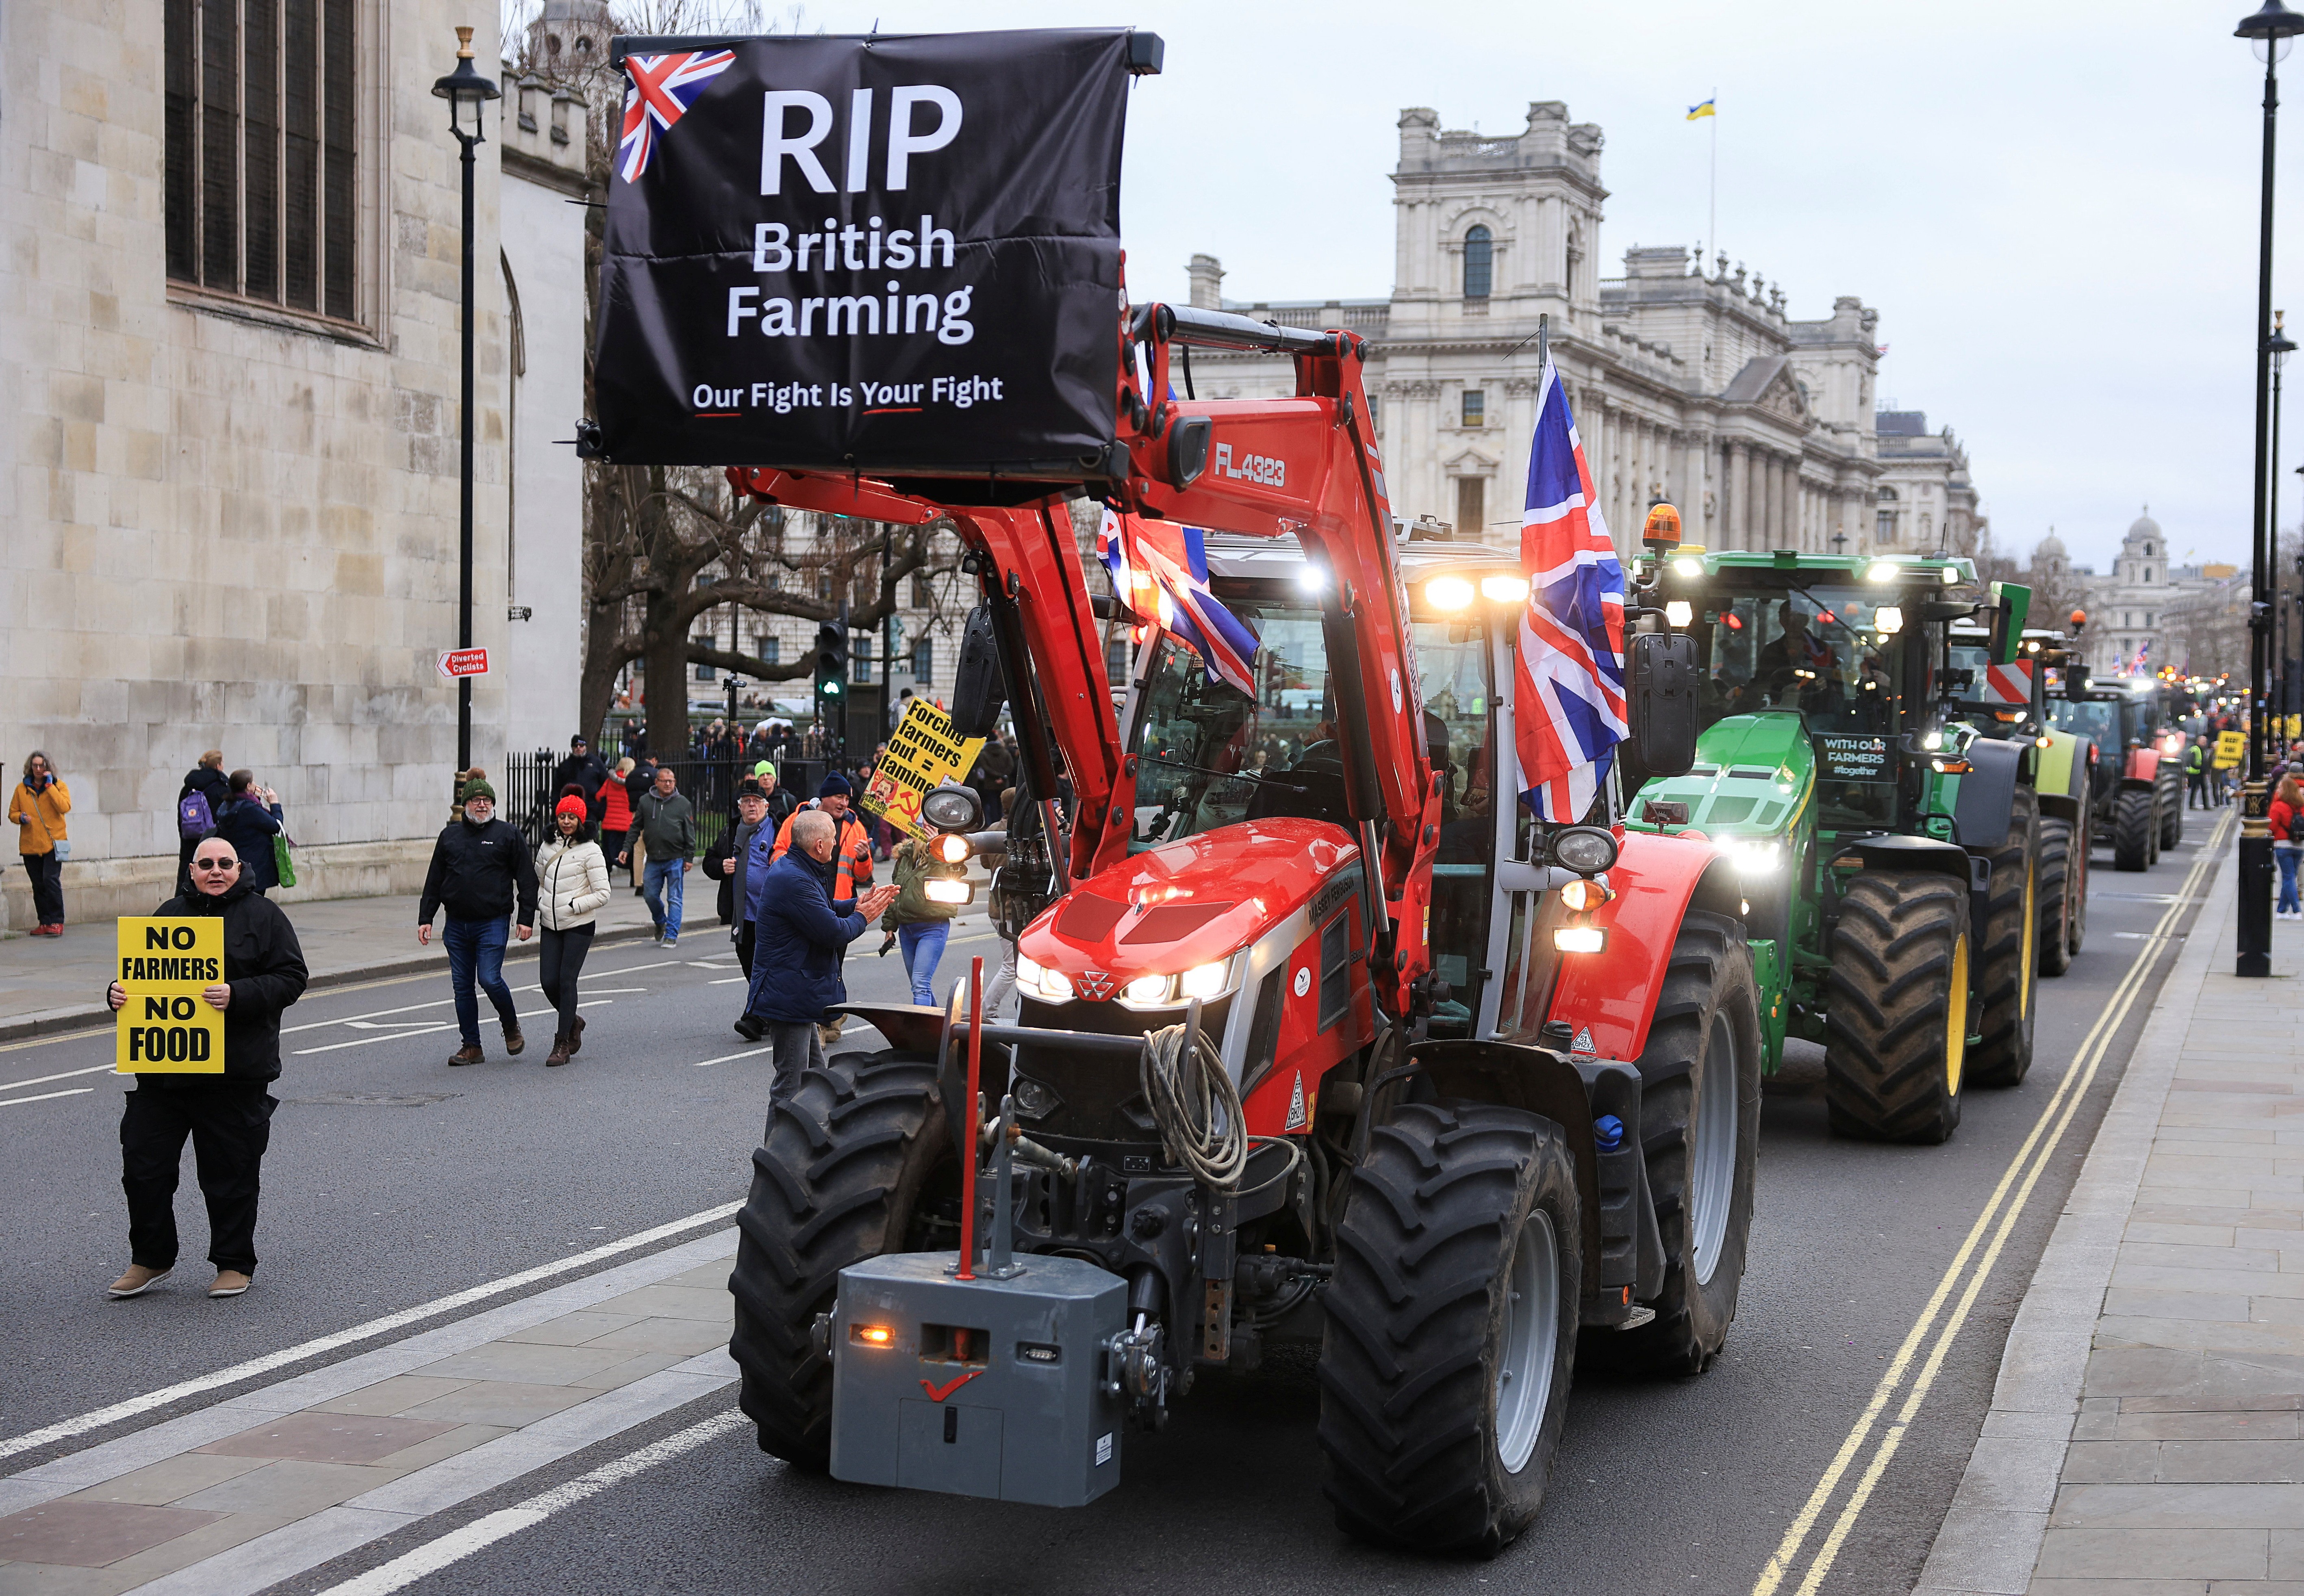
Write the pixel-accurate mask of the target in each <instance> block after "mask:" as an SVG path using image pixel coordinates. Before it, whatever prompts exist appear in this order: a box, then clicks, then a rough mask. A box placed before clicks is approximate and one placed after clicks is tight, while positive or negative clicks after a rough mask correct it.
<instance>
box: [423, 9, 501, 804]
mask: <svg viewBox="0 0 2304 1596" xmlns="http://www.w3.org/2000/svg"><path fill="white" fill-rule="evenodd" d="M432 92H433V94H434V96H435V97H436V98H440V99H444V100H446V101H447V102H448V132H450V133H452V134H453V135H454V136H455V140H456V142H457V143H458V144H460V145H462V147H463V159H464V262H463V265H464V277H463V309H462V317H463V323H464V329H463V330H464V350H463V355H464V365H463V387H462V403H461V404H460V405H459V406H458V411H457V413H458V416H459V418H460V421H461V426H462V443H463V449H462V455H463V459H462V466H461V468H460V471H459V480H458V484H457V486H458V492H459V495H460V497H459V501H458V505H457V572H456V646H457V647H458V648H459V649H469V648H470V647H471V646H472V322H473V314H472V310H473V307H472V230H473V223H472V151H473V149H475V148H476V147H477V146H479V144H480V142H481V141H482V140H484V139H485V138H486V137H487V134H486V132H485V131H484V130H483V128H482V126H481V122H480V113H481V109H482V107H483V106H486V105H487V102H488V101H490V100H492V99H501V98H503V94H502V91H501V90H499V89H497V88H496V83H495V81H493V80H491V79H487V78H484V77H482V76H480V74H479V72H476V71H475V70H473V67H472V30H470V28H459V29H457V30H456V70H455V71H453V72H450V73H449V74H448V75H447V76H446V77H445V78H442V79H440V80H438V81H436V82H435V83H434V84H433V85H432ZM467 113H470V116H471V120H472V131H471V132H469V133H468V132H465V131H464V117H465V115H466V114H467ZM470 768H472V679H471V677H470V676H460V677H458V678H457V680H456V782H457V792H456V798H457V802H462V799H463V786H462V784H463V780H464V772H466V771H467V770H470Z"/></svg>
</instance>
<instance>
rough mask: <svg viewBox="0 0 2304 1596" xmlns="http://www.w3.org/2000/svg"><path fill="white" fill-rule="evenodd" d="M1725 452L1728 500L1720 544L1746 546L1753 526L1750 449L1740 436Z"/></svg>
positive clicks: (1722, 522) (1724, 545)
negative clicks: (1726, 457)
mask: <svg viewBox="0 0 2304 1596" xmlns="http://www.w3.org/2000/svg"><path fill="white" fill-rule="evenodd" d="M1726 454H1727V456H1728V478H1727V481H1726V484H1725V486H1726V488H1727V496H1726V497H1727V503H1726V505H1725V506H1724V512H1725V513H1724V516H1723V519H1722V521H1721V525H1720V531H1721V538H1720V546H1721V547H1722V548H1746V547H1748V545H1749V541H1750V538H1751V529H1752V491H1751V480H1752V471H1751V465H1752V455H1751V449H1750V447H1749V446H1748V445H1747V444H1745V443H1744V442H1743V441H1742V440H1741V438H1740V439H1737V440H1735V441H1733V442H1731V443H1730V444H1729V445H1728V446H1727V448H1726Z"/></svg>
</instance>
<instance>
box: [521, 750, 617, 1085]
mask: <svg viewBox="0 0 2304 1596" xmlns="http://www.w3.org/2000/svg"><path fill="white" fill-rule="evenodd" d="M590 814H591V811H590V806H589V805H588V804H587V803H586V802H584V789H583V787H582V786H581V785H579V784H577V783H574V782H571V783H570V784H569V785H568V790H567V791H566V792H564V793H563V794H561V795H560V802H558V803H556V804H555V805H554V806H553V810H552V828H553V835H552V836H551V837H550V838H549V839H548V840H546V843H545V845H544V850H543V852H541V853H538V855H537V856H536V885H537V905H536V912H537V922H538V924H539V925H541V926H542V927H543V928H544V937H543V945H542V947H541V948H540V950H539V951H538V955H537V961H536V970H537V975H536V979H537V981H538V983H539V984H540V985H541V986H542V987H543V989H544V1000H545V1001H546V1003H549V1004H550V1005H552V1006H553V1007H554V1008H555V1009H557V1010H558V1011H559V1014H560V1021H559V1024H558V1026H557V1028H556V1029H555V1031H553V1033H552V1051H551V1052H550V1053H548V1054H546V1056H545V1059H544V1062H545V1065H546V1067H547V1068H555V1067H557V1066H558V1065H563V1064H565V1063H567V1062H568V1061H569V1059H571V1058H572V1057H575V1056H576V1054H577V1053H579V1052H580V1051H581V1050H582V1048H583V1046H584V1016H583V1015H581V1014H578V1013H577V1012H576V978H577V977H578V976H579V975H580V974H582V973H583V971H584V955H587V954H589V953H590V952H591V951H592V933H593V930H594V929H595V917H596V916H597V914H598V913H600V911H601V910H602V909H605V908H606V907H607V905H608V899H609V898H610V897H612V896H614V894H615V888H614V886H613V885H612V884H611V883H610V882H609V879H608V860H607V856H606V854H604V853H601V852H600V845H599V843H598V842H597V840H596V839H595V837H594V836H593V832H592V823H591V818H590Z"/></svg>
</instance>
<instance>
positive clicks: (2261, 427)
mask: <svg viewBox="0 0 2304 1596" xmlns="http://www.w3.org/2000/svg"><path fill="white" fill-rule="evenodd" d="M2232 33H2233V35H2234V37H2236V38H2244V39H2247V40H2248V41H2249V46H2250V47H2251V48H2253V49H2254V51H2255V52H2256V55H2257V58H2258V59H2259V60H2261V61H2262V62H2263V63H2264V157H2263V197H2262V200H2261V205H2260V210H2259V214H2258V216H2257V279H2256V532H2255V540H2254V546H2253V554H2254V567H2253V569H2252V571H2251V573H2250V581H2249V594H2250V602H2249V628H2248V640H2249V641H2248V671H2249V683H2248V684H2249V711H2250V713H2249V740H2248V777H2249V779H2248V786H2247V789H2246V792H2247V796H2246V798H2245V800H2244V801H2243V806H2242V808H2241V811H2240V921H2239V924H2238V927H2237V928H2236V930H2237V935H2238V947H2239V955H2240V956H2239V958H2238V960H2237V961H2236V962H2235V966H2234V973H2236V974H2240V975H2269V974H2271V973H2272V828H2271V826H2270V825H2269V823H2268V822H2267V821H2266V815H2265V802H2264V770H2265V763H2264V751H2265V741H2266V734H2267V733H2268V731H2269V730H2270V727H2269V724H2268V720H2269V716H2268V709H2269V707H2268V706H2267V705H2266V702H2265V698H2264V675H2265V672H2264V665H2265V660H2264V657H2265V644H2266V641H2267V640H2266V636H2265V621H2266V612H2267V609H2268V607H2269V606H2268V600H2267V599H2266V591H2267V589H2266V578H2267V577H2269V576H2270V575H2271V570H2272V562H2271V559H2270V558H2269V556H2267V555H2266V552H2265V549H2266V544H2265V534H2266V520H2265V517H2266V513H2267V512H2268V511H2269V509H2270V505H2269V504H2268V502H2267V500H2268V497H2269V495H2270V492H2271V486H2272V485H2271V476H2272V471H2271V445H2272V437H2271V430H2272V429H2271V420H2272V418H2271V414H2270V409H2271V401H2272V380H2271V379H2272V353H2273V351H2272V330H2273V329H2272V157H2273V150H2274V134H2275V132H2276V130H2277V127H2278V123H2279V116H2280V79H2279V71H2280V63H2281V60H2282V58H2283V56H2285V55H2287V54H2288V49H2289V41H2290V40H2291V39H2292V38H2295V37H2296V35H2297V34H2299V33H2304V16H2299V15H2298V14H2297V13H2294V12H2292V11H2291V10H2289V9H2288V8H2287V7H2286V6H2285V5H2283V4H2281V0H2264V5H2263V8H2262V9H2261V10H2258V11H2257V12H2256V13H2253V14H2251V15H2249V16H2247V17H2245V18H2242V19H2241V21H2240V26H2239V27H2237V28H2235V29H2233V30H2232Z"/></svg>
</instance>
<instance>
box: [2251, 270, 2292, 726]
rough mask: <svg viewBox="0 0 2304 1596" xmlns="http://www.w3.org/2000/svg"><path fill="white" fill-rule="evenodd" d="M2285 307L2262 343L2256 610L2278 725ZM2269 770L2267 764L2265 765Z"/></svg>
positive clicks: (2287, 341)
mask: <svg viewBox="0 0 2304 1596" xmlns="http://www.w3.org/2000/svg"><path fill="white" fill-rule="evenodd" d="M2287 318H2288V312H2287V311H2285V310H2274V312H2273V313H2272V342H2271V343H2270V344H2268V345H2267V346H2266V347H2267V348H2268V349H2269V350H2270V351H2271V353H2272V457H2271V460H2272V463H2271V467H2270V469H2269V470H2267V471H2266V472H2265V477H2266V482H2265V514H2264V525H2265V547H2264V552H2263V555H2262V556H2261V558H2262V562H2263V570H2264V573H2265V574H2264V594H2263V598H2264V607H2263V608H2262V610H2261V611H2259V612H2258V613H2260V614H2261V615H2263V617H2264V619H2263V623H2262V624H2263V626H2264V632H2265V639H2264V651H2265V658H2266V662H2267V669H2268V670H2269V672H2270V675H2271V682H2270V691H2269V694H2268V697H2269V701H2270V709H2271V715H2272V725H2273V726H2279V725H2280V724H2281V722H2280V717H2282V716H2283V715H2285V714H2286V713H2287V709H2288V664H2287V660H2288V651H2287V650H2288V645H2287V642H2286V641H2285V637H2284V629H2283V627H2282V626H2281V625H2280V624H2279V622H2280V614H2279V611H2280V372H2281V368H2283V366H2285V365H2287V364H2288V357H2289V356H2290V355H2291V354H2294V353H2295V352H2296V344H2295V341H2294V340H2293V339H2291V338H2290V337H2289V335H2288V332H2287V329H2286V327H2284V326H2283V324H2284V323H2285V322H2286V320H2287ZM2274 735H2275V734H2274V732H2273V731H2271V730H2270V729H2269V728H2267V729H2266V733H2265V746H2266V748H2267V749H2270V750H2273V751H2277V750H2278V747H2279V744H2278V743H2275V742H2274V741H2273V739H2274ZM2266 769H2267V770H2268V769H2269V766H2268V765H2267V766H2266Z"/></svg>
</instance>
